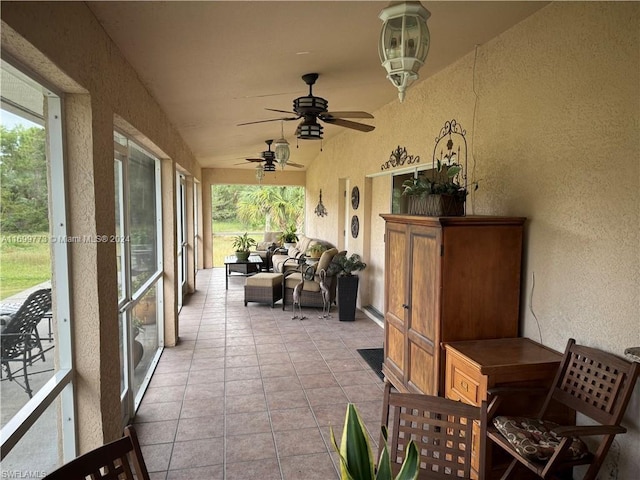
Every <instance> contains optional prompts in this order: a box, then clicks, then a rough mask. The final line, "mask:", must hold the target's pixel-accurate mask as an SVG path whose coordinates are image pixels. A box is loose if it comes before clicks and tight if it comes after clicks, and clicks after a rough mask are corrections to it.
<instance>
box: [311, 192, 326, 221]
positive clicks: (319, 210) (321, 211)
mask: <svg viewBox="0 0 640 480" xmlns="http://www.w3.org/2000/svg"><path fill="white" fill-rule="evenodd" d="M314 212H315V214H316V215H317V216H319V217H326V216H327V214H328V213H329V212H327V209H326V208H325V207H324V205H323V204H322V189H320V200H319V201H318V205H317V206H316V209H315V210H314Z"/></svg>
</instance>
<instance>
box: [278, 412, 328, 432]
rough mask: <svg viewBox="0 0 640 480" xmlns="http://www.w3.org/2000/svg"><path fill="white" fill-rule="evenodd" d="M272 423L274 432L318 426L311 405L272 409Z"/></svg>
mask: <svg viewBox="0 0 640 480" xmlns="http://www.w3.org/2000/svg"><path fill="white" fill-rule="evenodd" d="M271 425H272V427H273V431H274V432H278V431H282V430H297V429H300V428H310V427H315V426H317V423H316V419H315V417H314V416H313V412H312V411H311V409H310V408H309V407H301V408H289V409H286V410H271Z"/></svg>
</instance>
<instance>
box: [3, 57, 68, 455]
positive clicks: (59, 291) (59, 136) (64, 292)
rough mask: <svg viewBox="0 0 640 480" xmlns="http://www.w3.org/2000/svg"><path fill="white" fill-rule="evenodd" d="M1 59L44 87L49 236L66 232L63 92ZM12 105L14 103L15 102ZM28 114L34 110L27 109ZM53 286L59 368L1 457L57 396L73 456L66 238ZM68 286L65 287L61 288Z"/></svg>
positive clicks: (56, 253) (10, 429) (9, 429)
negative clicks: (50, 185)
mask: <svg viewBox="0 0 640 480" xmlns="http://www.w3.org/2000/svg"><path fill="white" fill-rule="evenodd" d="M2 58H3V63H5V64H6V65H8V66H10V67H11V68H12V69H13V70H15V71H17V72H18V73H20V74H21V76H22V77H23V80H24V81H26V82H27V83H31V84H32V85H33V86H34V87H35V88H37V89H41V90H42V91H43V96H44V98H46V101H47V108H46V109H45V110H46V112H45V114H46V121H45V118H44V117H43V118H41V119H40V120H41V121H42V122H43V123H44V125H45V127H46V129H47V132H46V133H47V140H48V155H49V157H48V162H49V170H50V176H51V184H52V185H56V186H60V185H62V186H63V188H49V192H48V195H49V198H50V210H49V214H50V221H51V227H50V231H51V235H52V238H67V237H68V229H67V215H66V190H67V183H66V174H65V160H64V152H65V149H64V127H63V116H62V112H63V101H62V94H61V93H60V92H57V91H56V90H55V89H54V88H51V86H50V85H49V84H48V82H46V80H44V79H42V78H41V77H40V76H39V75H36V74H34V73H33V72H31V71H30V70H29V69H27V68H25V67H24V66H22V65H21V64H20V63H19V62H17V61H16V60H14V59H13V58H12V57H11V56H10V55H8V54H7V53H6V52H4V51H2ZM15 107H16V106H15V105H14V108H15ZM28 113H29V116H30V118H31V117H32V116H33V112H28ZM51 248H52V251H51V253H52V262H53V260H54V259H55V268H54V269H52V282H53V285H54V288H53V289H52V293H53V295H55V299H54V302H53V305H54V308H55V312H54V316H55V318H56V320H57V331H56V335H57V338H56V342H57V343H56V348H57V350H58V362H59V365H58V366H59V368H58V370H57V371H56V372H55V373H54V375H53V376H52V377H51V378H50V379H49V380H48V381H47V382H46V383H45V384H44V385H43V386H42V388H40V390H38V391H37V392H36V393H35V394H34V396H33V398H31V399H30V400H29V401H28V402H27V403H26V404H25V405H24V407H22V409H20V411H19V412H18V413H17V414H16V415H15V416H14V417H13V418H12V419H11V420H9V421H8V422H7V423H6V424H5V426H4V427H3V428H2V430H1V445H0V457H1V458H5V457H6V456H7V455H8V454H9V452H10V451H11V450H12V449H13V448H14V447H15V446H16V444H17V443H18V442H19V441H20V440H21V439H22V438H23V437H24V435H25V434H26V433H27V432H28V431H29V429H30V428H31V427H33V425H34V424H35V423H36V422H37V421H38V419H39V418H40V416H41V415H42V414H43V413H44V412H45V411H46V410H47V408H48V407H50V406H51V405H53V404H54V402H55V401H56V400H57V398H58V397H60V408H61V413H60V417H59V418H60V419H61V420H62V424H61V434H62V454H63V461H65V462H67V461H69V460H71V459H73V458H75V457H76V456H77V438H76V437H77V434H76V428H75V424H76V421H75V418H76V415H75V401H74V391H73V388H74V387H73V377H74V361H73V350H72V343H71V322H72V317H71V304H70V295H69V294H70V292H69V290H70V288H69V286H70V283H69V279H70V277H69V261H70V259H69V250H68V245H67V242H52V247H51ZM65 286H66V288H64V287H65Z"/></svg>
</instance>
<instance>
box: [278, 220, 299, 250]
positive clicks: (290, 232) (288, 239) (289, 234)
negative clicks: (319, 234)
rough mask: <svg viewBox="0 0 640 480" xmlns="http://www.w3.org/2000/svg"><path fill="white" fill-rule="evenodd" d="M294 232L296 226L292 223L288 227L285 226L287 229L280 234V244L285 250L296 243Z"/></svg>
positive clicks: (296, 238) (296, 236)
mask: <svg viewBox="0 0 640 480" xmlns="http://www.w3.org/2000/svg"><path fill="white" fill-rule="evenodd" d="M296 230H297V227H296V224H295V223H292V224H290V225H287V227H286V228H285V229H284V231H283V232H282V235H280V242H281V243H282V244H283V245H284V247H285V248H289V247H290V246H292V245H293V244H295V243H296V242H297V241H298V235H297V234H296Z"/></svg>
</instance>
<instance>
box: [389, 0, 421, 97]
mask: <svg viewBox="0 0 640 480" xmlns="http://www.w3.org/2000/svg"><path fill="white" fill-rule="evenodd" d="M378 16H379V17H380V19H381V20H382V21H383V22H384V24H383V25H382V30H381V32H380V41H379V42H378V53H379V55H380V61H381V62H382V66H383V67H384V68H385V69H386V70H387V78H388V79H389V80H390V81H391V83H393V85H394V86H395V87H396V88H397V89H398V97H399V98H400V102H402V101H403V100H404V97H405V92H406V90H407V88H409V86H410V85H411V84H412V83H413V82H415V81H416V80H417V79H418V70H420V67H422V65H423V64H424V62H425V60H426V59H427V54H428V53H429V45H430V40H429V28H428V27H427V19H428V18H429V17H430V16H431V13H430V12H429V11H428V10H427V9H426V8H424V7H423V6H422V4H421V3H420V2H392V3H390V4H389V6H388V7H387V8H385V9H384V10H382V11H381V12H380V15H378Z"/></svg>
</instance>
